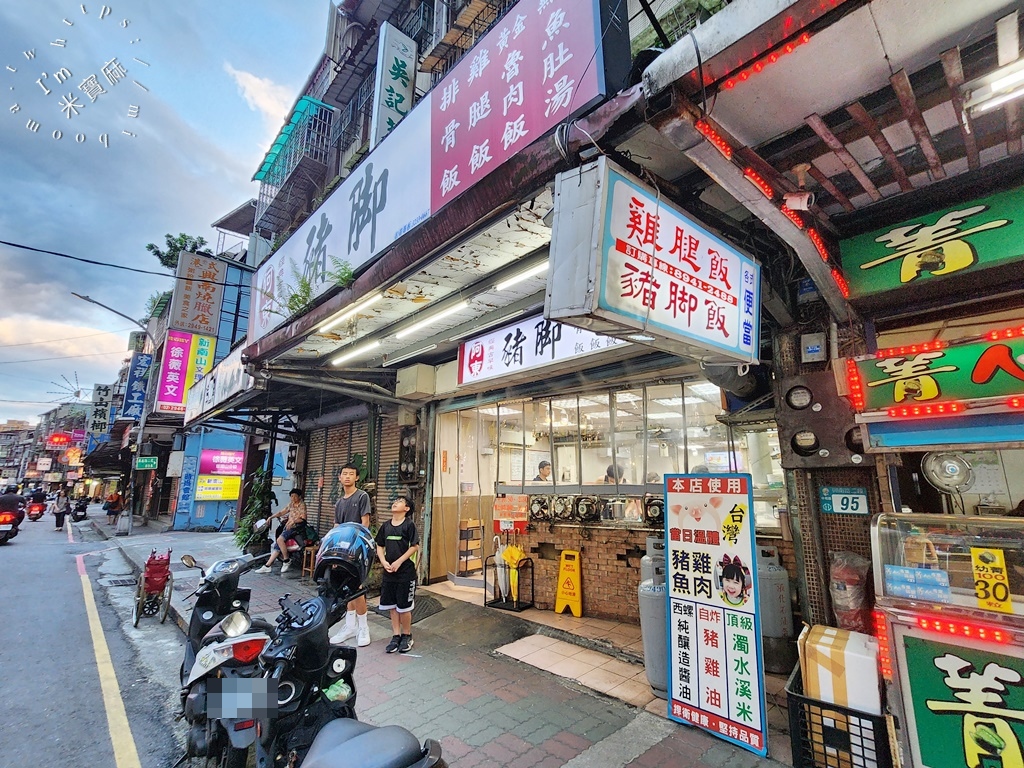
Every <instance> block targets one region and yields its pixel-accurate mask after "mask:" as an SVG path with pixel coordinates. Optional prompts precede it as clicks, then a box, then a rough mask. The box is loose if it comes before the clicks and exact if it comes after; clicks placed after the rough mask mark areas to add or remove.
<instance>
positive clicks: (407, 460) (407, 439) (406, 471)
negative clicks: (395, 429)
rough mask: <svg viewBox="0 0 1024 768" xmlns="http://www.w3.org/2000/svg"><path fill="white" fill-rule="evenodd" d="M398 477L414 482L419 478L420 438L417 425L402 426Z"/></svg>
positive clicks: (402, 480)
mask: <svg viewBox="0 0 1024 768" xmlns="http://www.w3.org/2000/svg"><path fill="white" fill-rule="evenodd" d="M398 479H399V480H400V481H401V482H403V483H414V482H416V481H417V480H418V479H419V440H418V432H417V429H416V427H414V426H410V427H402V437H401V443H400V444H399V446H398Z"/></svg>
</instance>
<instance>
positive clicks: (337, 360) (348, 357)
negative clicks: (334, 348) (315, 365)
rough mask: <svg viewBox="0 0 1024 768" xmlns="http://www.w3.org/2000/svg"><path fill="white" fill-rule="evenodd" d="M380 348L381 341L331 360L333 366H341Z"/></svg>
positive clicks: (365, 345)
mask: <svg viewBox="0 0 1024 768" xmlns="http://www.w3.org/2000/svg"><path fill="white" fill-rule="evenodd" d="M379 346H380V342H379V341H371V342H369V343H368V344H363V345H362V346H359V347H356V348H355V349H353V350H352V351H351V352H343V353H342V354H340V355H338V356H337V357H336V358H334V359H333V360H331V365H341V364H342V363H344V362H345V361H347V360H352V359H353V358H356V357H362V356H363V355H365V354H366V353H367V352H372V351H373V350H375V349H376V348H377V347H379Z"/></svg>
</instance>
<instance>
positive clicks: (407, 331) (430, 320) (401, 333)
mask: <svg viewBox="0 0 1024 768" xmlns="http://www.w3.org/2000/svg"><path fill="white" fill-rule="evenodd" d="M468 306H469V302H468V301H460V302H459V303H458V304H454V305H452V306H450V307H448V309H445V310H442V311H441V312H438V313H437V314H436V315H431V316H430V317H428V318H427V319H426V320H420V321H419V322H418V323H416V324H415V325H410V326H409V327H408V328H406V329H405V330H403V331H399V332H398V333H396V334H395V338H396V339H404V338H405V337H406V336H411V335H412V334H414V333H416V331H421V330H423V329H424V328H426V327H427V326H428V325H433V324H434V323H436V322H437V321H438V320H443V319H444V318H446V317H448V316H449V315H454V314H455V313H456V312H461V311H462V310H464V309H465V308H466V307H468Z"/></svg>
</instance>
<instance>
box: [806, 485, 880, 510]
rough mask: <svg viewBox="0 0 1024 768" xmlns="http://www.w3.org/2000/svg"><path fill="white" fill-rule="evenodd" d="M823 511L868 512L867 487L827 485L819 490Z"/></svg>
mask: <svg viewBox="0 0 1024 768" xmlns="http://www.w3.org/2000/svg"><path fill="white" fill-rule="evenodd" d="M818 500H819V502H820V507H821V511H822V512H824V513H826V514H836V515H866V514H868V489H867V488H839V487H836V486H825V487H823V488H821V489H820V490H819V491H818Z"/></svg>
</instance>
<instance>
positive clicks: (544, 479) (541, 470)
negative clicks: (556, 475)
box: [533, 461, 551, 483]
mask: <svg viewBox="0 0 1024 768" xmlns="http://www.w3.org/2000/svg"><path fill="white" fill-rule="evenodd" d="M533 481H534V482H535V483H536V482H541V483H550V482H551V462H550V461H542V462H541V463H540V464H538V465H537V476H536V477H535V478H533Z"/></svg>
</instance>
